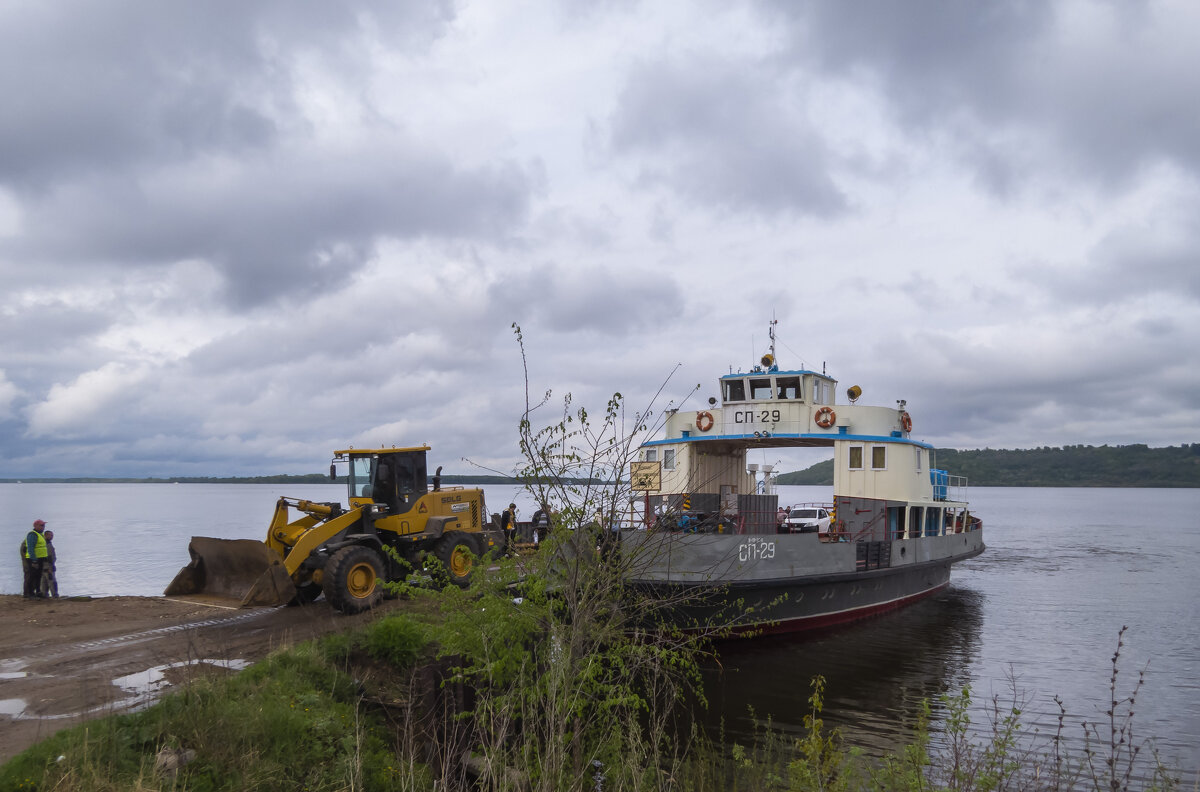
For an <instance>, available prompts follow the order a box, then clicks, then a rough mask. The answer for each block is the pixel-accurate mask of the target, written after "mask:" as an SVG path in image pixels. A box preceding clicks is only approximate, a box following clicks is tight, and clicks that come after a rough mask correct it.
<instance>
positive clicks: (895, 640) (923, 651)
mask: <svg viewBox="0 0 1200 792" xmlns="http://www.w3.org/2000/svg"><path fill="white" fill-rule="evenodd" d="M982 600H983V598H982V596H981V595H979V594H978V593H976V592H973V591H970V590H966V589H958V588H953V587H951V588H950V589H947V590H946V591H945V592H943V593H941V594H939V595H937V596H935V597H932V598H930V599H928V600H925V601H922V602H918V603H916V604H914V605H912V606H910V607H908V608H905V609H903V610H900V611H897V612H894V613H889V614H886V615H883V616H881V617H879V618H874V619H869V620H867V621H863V622H859V623H856V624H853V625H849V626H846V627H842V628H840V629H837V630H833V631H827V632H823V633H817V634H812V635H798V636H772V637H764V638H760V639H755V640H750V641H745V640H743V641H731V642H726V643H722V644H720V645H719V646H718V647H717V652H718V657H717V659H716V661H715V662H714V663H712V664H711V665H709V666H708V667H707V668H706V669H705V670H704V678H705V689H706V691H707V692H708V696H709V711H708V712H707V713H706V714H705V715H704V717H703V720H704V722H705V725H706V726H707V728H708V729H709V731H710V734H712V735H713V736H714V737H715V736H716V734H717V730H718V729H719V728H720V725H721V720H722V719H724V730H725V736H726V739H727V740H728V741H731V742H732V741H738V742H742V743H743V744H745V743H747V742H749V741H750V740H751V739H752V738H753V736H754V732H755V727H756V726H761V725H763V724H764V723H765V721H766V719H767V718H768V717H770V719H771V721H772V725H773V727H774V728H775V729H777V730H779V731H781V732H783V733H785V734H788V735H799V734H800V733H802V732H803V729H804V716H805V714H807V713H808V711H809V704H808V697H809V696H810V695H811V680H812V679H813V677H815V676H817V675H821V676H824V677H825V679H826V688H825V709H824V713H823V714H822V718H823V719H824V721H825V724H826V726H827V727H828V728H833V727H838V728H840V729H841V730H842V734H843V737H844V739H845V741H846V744H848V745H857V746H859V747H861V748H862V749H863V750H864V751H866V752H867V753H868V754H870V755H873V756H880V755H882V754H884V753H887V752H890V751H894V750H897V749H898V748H900V747H901V746H902V745H903V744H904V743H905V742H907V740H908V738H909V736H910V731H909V730H910V728H911V726H912V725H913V724H914V723H915V722H916V718H917V714H918V712H919V711H920V707H921V702H922V701H924V700H927V699H928V700H930V701H931V702H935V701H936V699H937V698H938V697H939V696H940V695H941V694H942V693H944V692H946V691H947V690H951V689H957V688H961V687H962V685H964V684H966V683H967V682H968V680H969V672H968V667H969V665H970V662H971V660H972V658H974V657H975V656H977V654H978V652H979V643H980V634H981V628H982V624H983V607H982ZM751 708H752V709H753V715H752V714H751Z"/></svg>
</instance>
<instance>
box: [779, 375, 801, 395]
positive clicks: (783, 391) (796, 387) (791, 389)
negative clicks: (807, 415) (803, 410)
mask: <svg viewBox="0 0 1200 792" xmlns="http://www.w3.org/2000/svg"><path fill="white" fill-rule="evenodd" d="M775 384H776V385H778V386H779V398H781V399H799V398H800V378H799V377H777V378H776V379H775Z"/></svg>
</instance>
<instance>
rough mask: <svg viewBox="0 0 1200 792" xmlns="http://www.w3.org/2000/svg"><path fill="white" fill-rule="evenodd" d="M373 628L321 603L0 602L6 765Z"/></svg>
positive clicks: (0, 733) (0, 705)
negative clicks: (271, 657)
mask: <svg viewBox="0 0 1200 792" xmlns="http://www.w3.org/2000/svg"><path fill="white" fill-rule="evenodd" d="M398 605H399V603H398V602H385V603H384V607H385V608H391V607H396V606H398ZM367 618H370V616H366V615H364V616H343V615H341V614H339V613H336V612H334V611H333V610H332V609H330V607H329V606H328V605H326V604H325V603H324V602H323V601H322V602H317V603H314V604H313V605H310V606H307V607H304V608H252V609H243V610H227V609H222V608H213V607H207V606H204V605H197V604H189V603H184V602H178V601H174V600H168V599H165V598H163V597H103V598H98V599H90V600H67V599H61V600H26V599H23V598H21V597H19V596H15V595H0V761H6V760H8V759H9V758H11V757H12V756H14V755H16V754H17V753H20V752H21V751H23V750H24V749H25V748H28V747H29V746H30V745H32V744H33V743H35V742H37V741H38V740H41V739H44V738H45V737H48V736H50V735H51V734H54V733H55V732H57V731H59V730H61V729H64V728H66V727H68V726H72V725H74V724H76V723H79V722H81V721H83V720H86V719H88V718H95V717H99V716H102V715H106V714H108V713H110V712H115V711H120V710H124V709H129V708H131V707H137V706H140V705H143V704H145V703H146V702H147V701H150V700H153V699H154V698H155V697H157V696H158V695H160V694H161V693H162V692H163V691H164V690H167V689H169V688H170V687H171V686H173V685H177V684H179V683H181V682H184V681H186V680H188V679H190V678H192V677H193V676H195V675H196V674H200V673H229V672H230V669H237V668H241V667H244V665H246V664H249V663H251V662H253V661H255V660H258V659H260V658H262V657H263V656H265V655H266V654H267V653H268V652H270V651H271V650H273V649H276V648H279V647H284V646H289V645H291V644H294V643H297V642H300V641H304V640H308V639H309V638H313V637H316V636H318V635H323V634H326V633H330V632H336V631H340V630H347V629H350V628H352V627H354V626H356V625H358V624H361V623H362V622H363V621H364V620H365V619H367ZM198 661H207V662H198Z"/></svg>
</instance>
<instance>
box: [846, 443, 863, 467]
mask: <svg viewBox="0 0 1200 792" xmlns="http://www.w3.org/2000/svg"><path fill="white" fill-rule="evenodd" d="M849 451H850V460H849V462H847V464H846V467H848V468H850V469H851V470H862V466H863V457H862V452H863V450H862V446H850V449H849Z"/></svg>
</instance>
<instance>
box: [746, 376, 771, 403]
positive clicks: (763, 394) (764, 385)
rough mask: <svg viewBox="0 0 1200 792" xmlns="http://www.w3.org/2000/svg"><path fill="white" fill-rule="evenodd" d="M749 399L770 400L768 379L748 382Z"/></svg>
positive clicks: (769, 381) (769, 382)
mask: <svg viewBox="0 0 1200 792" xmlns="http://www.w3.org/2000/svg"><path fill="white" fill-rule="evenodd" d="M750 398H751V399H769V398H771V380H770V379H769V378H768V379H752V380H750Z"/></svg>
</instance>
